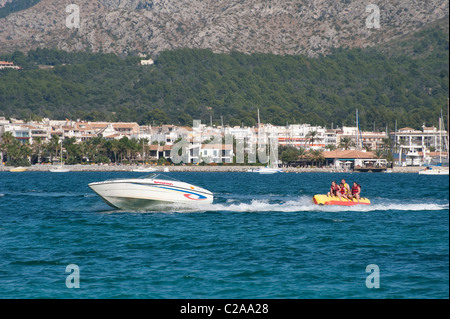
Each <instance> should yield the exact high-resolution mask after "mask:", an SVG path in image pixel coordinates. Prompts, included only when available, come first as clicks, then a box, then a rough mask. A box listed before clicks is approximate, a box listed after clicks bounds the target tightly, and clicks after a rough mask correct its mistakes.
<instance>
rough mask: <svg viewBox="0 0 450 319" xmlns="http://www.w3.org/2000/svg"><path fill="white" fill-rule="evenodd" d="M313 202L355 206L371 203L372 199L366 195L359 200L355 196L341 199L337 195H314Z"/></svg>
mask: <svg viewBox="0 0 450 319" xmlns="http://www.w3.org/2000/svg"><path fill="white" fill-rule="evenodd" d="M313 202H314V204H316V205H341V206H353V205H370V200H369V199H368V198H366V197H361V198H360V199H359V201H358V200H357V199H356V198H354V199H353V200H349V199H346V198H342V200H340V199H339V197H337V196H328V195H314V197H313Z"/></svg>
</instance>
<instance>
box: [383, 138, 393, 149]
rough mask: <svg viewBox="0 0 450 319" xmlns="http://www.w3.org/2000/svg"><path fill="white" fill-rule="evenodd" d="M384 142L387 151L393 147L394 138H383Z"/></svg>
mask: <svg viewBox="0 0 450 319" xmlns="http://www.w3.org/2000/svg"><path fill="white" fill-rule="evenodd" d="M382 143H383V150H385V151H387V150H390V149H392V146H393V145H392V140H391V139H390V138H383V139H382Z"/></svg>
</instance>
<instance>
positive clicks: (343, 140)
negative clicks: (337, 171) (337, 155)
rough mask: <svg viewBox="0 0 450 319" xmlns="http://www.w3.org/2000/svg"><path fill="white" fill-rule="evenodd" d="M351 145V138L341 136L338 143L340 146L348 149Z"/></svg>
mask: <svg viewBox="0 0 450 319" xmlns="http://www.w3.org/2000/svg"><path fill="white" fill-rule="evenodd" d="M352 145H353V142H352V140H351V139H350V138H349V137H343V138H341V142H340V143H339V146H340V147H343V148H344V149H345V150H348V149H349V148H350V146H352Z"/></svg>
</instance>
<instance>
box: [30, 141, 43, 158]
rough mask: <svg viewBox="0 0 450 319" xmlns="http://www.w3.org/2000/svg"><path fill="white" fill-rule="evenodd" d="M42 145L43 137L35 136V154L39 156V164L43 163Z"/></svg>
mask: <svg viewBox="0 0 450 319" xmlns="http://www.w3.org/2000/svg"><path fill="white" fill-rule="evenodd" d="M42 146H43V142H42V138H41V137H36V138H34V140H33V146H32V148H33V154H34V155H35V156H36V157H37V162H38V163H39V164H40V163H41V153H42Z"/></svg>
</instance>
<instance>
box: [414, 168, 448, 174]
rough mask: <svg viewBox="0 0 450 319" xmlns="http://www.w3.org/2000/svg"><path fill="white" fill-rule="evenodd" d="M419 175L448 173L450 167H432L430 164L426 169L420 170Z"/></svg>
mask: <svg viewBox="0 0 450 319" xmlns="http://www.w3.org/2000/svg"><path fill="white" fill-rule="evenodd" d="M419 175H448V168H447V169H445V168H441V167H437V168H431V167H429V166H428V167H427V168H425V169H424V170H422V171H419Z"/></svg>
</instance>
